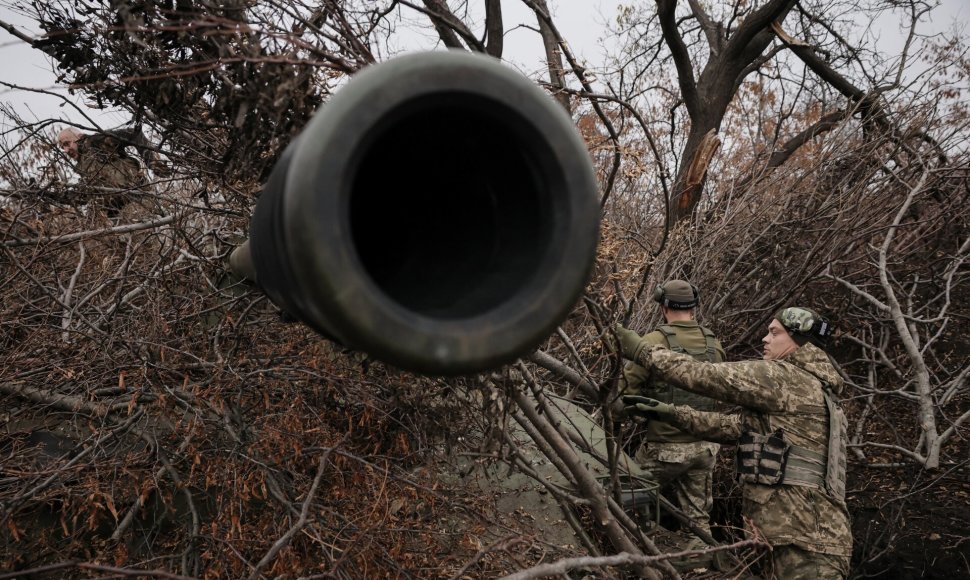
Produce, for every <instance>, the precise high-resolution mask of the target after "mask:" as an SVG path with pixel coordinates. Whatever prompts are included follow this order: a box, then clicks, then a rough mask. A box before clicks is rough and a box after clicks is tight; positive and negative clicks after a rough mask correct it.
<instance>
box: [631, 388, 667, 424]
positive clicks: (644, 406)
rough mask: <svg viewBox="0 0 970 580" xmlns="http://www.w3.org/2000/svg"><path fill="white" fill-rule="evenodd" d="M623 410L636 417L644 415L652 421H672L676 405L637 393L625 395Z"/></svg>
mask: <svg viewBox="0 0 970 580" xmlns="http://www.w3.org/2000/svg"><path fill="white" fill-rule="evenodd" d="M623 405H624V407H623V412H624V413H626V414H627V415H630V416H634V417H643V418H645V419H649V420H651V421H663V422H665V423H668V422H670V419H672V418H673V417H674V415H675V412H674V406H673V405H670V404H668V403H661V402H660V401H658V400H657V399H650V398H647V397H638V396H636V395H624V396H623Z"/></svg>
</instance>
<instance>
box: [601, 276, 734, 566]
mask: <svg viewBox="0 0 970 580" xmlns="http://www.w3.org/2000/svg"><path fill="white" fill-rule="evenodd" d="M653 299H654V301H656V302H658V303H659V304H660V311H661V314H662V315H663V317H664V321H665V324H662V325H660V326H659V327H658V328H657V329H656V330H654V331H653V332H650V333H649V334H647V335H646V336H644V337H643V338H642V342H643V343H644V344H650V345H657V346H660V347H664V348H667V349H670V350H671V351H673V352H678V353H683V354H686V355H689V356H691V357H693V358H694V359H695V360H698V361H704V362H712V363H713V362H721V361H723V360H724V349H723V348H722V347H721V343H720V342H719V341H718V340H717V338H715V336H714V333H713V332H711V331H710V330H709V329H707V328H705V327H703V326H701V325H700V324H698V323H697V320H695V318H694V312H695V309H696V308H697V305H698V303H699V301H700V295H699V292H698V291H697V288H695V287H694V286H693V285H692V284H690V283H688V282H686V281H684V280H670V281H668V282H666V283H665V284H662V285H659V286H657V287H656V289H655V290H654V294H653ZM620 392H621V394H624V395H638V396H647V397H651V398H656V399H658V400H661V401H663V402H665V403H670V404H676V405H690V406H691V407H693V408H695V409H702V410H707V411H710V410H713V409H714V403H715V401H714V400H713V399H710V398H708V397H706V396H703V395H697V394H694V393H691V392H689V391H684V390H682V389H679V388H677V387H675V386H673V385H672V384H670V383H667V382H661V381H654V380H651V377H650V376H649V373H648V372H647V371H646V369H644V368H643V367H642V366H640V365H638V364H636V362H629V363H627V365H626V366H625V367H624V370H623V376H622V377H621V379H620ZM644 431H645V432H644V433H643V441H644V443H643V445H641V446H640V448H639V449H638V450H637V451H636V454H635V459H636V461H637V463H638V464H639V465H640V467H641V468H643V469H644V470H646V471H648V472H649V473H650V474H651V475H652V476H653V477H654V479H656V481H657V482H658V483H659V484H660V485H661V486H662V487H663V488H664V490H665V491H666V492H668V493H669V494H670V495H672V496H673V498H674V499H675V500H676V502H677V504H678V506H679V507H680V509H681V511H683V512H684V514H685V515H687V516H688V517H689V518H690V519H691V521H693V522H694V524H695V525H696V526H697V527H699V528H700V529H702V530H703V531H705V532H707V533H710V531H711V528H710V515H709V513H710V510H711V506H712V503H713V499H712V495H711V480H712V473H713V470H714V465H715V457H716V456H717V452H718V449H719V448H720V446H719V445H718V444H717V443H712V442H709V441H704V440H702V439H700V438H699V437H697V436H696V435H694V434H692V433H689V432H687V431H684V430H683V429H680V428H678V427H677V426H675V425H672V424H670V423H667V422H664V421H650V422H648V423H647V424H646V426H645V428H644ZM683 547H684V548H685V549H698V548H700V549H702V548H705V547H707V544H706V543H704V541H703V540H701V539H700V538H698V537H696V536H692V537H690V538H689V540H688V541H687V542H686V545H684V546H683ZM694 563H697V562H694Z"/></svg>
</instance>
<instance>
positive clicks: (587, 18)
mask: <svg viewBox="0 0 970 580" xmlns="http://www.w3.org/2000/svg"><path fill="white" fill-rule="evenodd" d="M12 1H13V0H0V20H3V21H4V22H7V23H9V24H13V25H15V26H17V27H18V28H20V29H21V30H23V31H24V32H26V33H28V34H37V29H36V27H34V25H33V23H32V22H31V21H27V20H25V19H23V18H22V17H20V16H19V15H17V14H16V13H15V12H13V11H12V10H10V8H9V4H10V2H12ZM548 2H549V4H550V7H551V10H552V12H553V14H554V18H555V21H556V24H557V26H558V27H559V29H560V32H561V33H562V34H563V36H564V38H566V40H567V41H568V42H569V44H570V46H571V48H572V49H573V51H574V52H575V53H576V54H577V56H579V57H581V58H583V59H585V60H586V61H587V62H588V63H589V64H591V65H593V66H594V67H595V66H597V65H599V64H600V63H601V62H602V61H603V49H602V48H601V47H600V38H601V37H602V36H603V35H604V29H605V26H604V24H605V22H607V21H612V20H613V19H614V17H615V14H616V11H617V7H618V5H620V4H622V3H624V2H621V0H548ZM625 3H630V2H629V0H627V2H625ZM503 6H504V7H505V11H506V13H505V14H504V20H505V25H506V29H507V30H508V32H507V34H506V40H505V56H506V59H507V60H509V61H511V62H512V63H513V64H515V65H516V66H517V68H519V69H520V70H522V72H524V73H526V74H529V75H530V76H534V75H536V74H539V73H541V70H542V69H541V57H542V52H541V51H542V48H541V43H540V42H539V40H538V38H537V35H536V33H535V32H534V31H533V30H530V29H527V28H522V27H519V28H516V25H517V24H527V25H528V26H530V27H533V28H534V26H535V17H534V16H533V15H531V14H530V13H529V11H528V10H527V9H526V8H525V7H524V5H523V4H522V3H521V2H517V1H514V2H508V1H507V2H504V3H503ZM884 20H885V22H886V24H885V28H884V30H882V36H883V43H884V45H885V46H886V47H887V49H891V48H894V49H896V50H898V46H899V44H901V40H900V36H899V33H898V31H897V30H896V26H895V24H890V22H894V20H892V19H891V18H890V17H888V16H887V17H885V18H884ZM967 20H970V2H968V0H942V6H940V8H939V9H937V11H936V12H934V15H933V19H932V21H930V22H927V23H926V24H925V25H924V26H923V28H922V30H923V31H925V32H931V31H949V30H951V29H952V28H953V27H954V26H957V27H965V22H966V21H967ZM877 24H878V23H877ZM418 42H421V40H420V39H419V40H418ZM425 42H427V43H428V44H427V45H426V46H430V45H431V44H430V43H431V42H433V39H428V40H427V41H425ZM894 45H895V46H894ZM0 63H2V64H0V70H2V74H0V79H2V80H3V81H5V82H8V83H13V84H17V85H22V86H26V87H31V88H35V89H44V90H49V91H54V92H57V93H58V94H61V95H66V96H69V95H68V91H67V89H66V87H64V86H59V85H57V84H56V82H55V80H56V75H55V74H54V72H53V70H52V65H51V63H50V59H48V58H47V57H46V56H45V55H44V54H43V53H41V52H40V51H38V50H34V49H32V48H30V47H29V46H27V45H26V44H25V43H24V42H22V41H20V40H19V39H17V38H16V37H14V36H12V35H11V34H9V33H8V32H7V31H5V30H0ZM69 98H71V100H72V101H73V102H74V103H76V104H77V105H78V106H79V107H81V108H82V109H84V110H85V111H86V112H87V114H88V115H90V116H91V117H92V118H94V119H95V120H96V122H97V123H99V124H100V125H101V126H102V127H113V126H117V125H121V124H123V123H124V122H126V121H127V120H128V116H127V115H126V114H123V113H119V112H112V111H99V110H97V109H94V108H91V107H88V106H87V105H86V104H85V103H84V102H83V101H82V99H80V97H78V96H77V95H74V96H69ZM0 101H3V102H5V103H7V104H9V105H11V106H13V107H14V108H15V109H16V110H17V111H18V112H19V113H20V115H21V116H22V117H24V119H25V120H27V121H37V120H43V119H49V118H59V119H68V120H72V121H75V122H79V123H82V124H86V121H85V120H84V116H83V115H82V114H80V113H79V112H77V111H75V110H73V109H72V108H71V107H70V106H65V105H64V104H63V101H62V100H61V99H59V98H57V97H53V96H46V95H39V94H36V93H30V92H25V91H16V90H9V89H7V88H5V87H0ZM4 123H6V121H5V120H4V119H0V125H3V124H4ZM0 129H2V130H4V131H6V130H8V129H10V127H6V126H2V127H0Z"/></svg>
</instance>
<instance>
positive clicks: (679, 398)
mask: <svg viewBox="0 0 970 580" xmlns="http://www.w3.org/2000/svg"><path fill="white" fill-rule="evenodd" d="M698 328H699V329H700V330H701V332H703V333H704V348H685V347H684V346H683V345H682V344H681V342H680V340H678V339H677V329H676V328H675V327H673V326H670V325H668V324H664V325H662V326H660V327H659V328H657V330H659V331H660V333H661V334H663V335H664V339H665V340H666V341H667V347H668V348H670V350H672V351H674V352H680V353H684V354H688V355H690V356H692V357H693V358H694V360H699V361H705V362H712V363H713V362H720V361H719V360H718V358H720V357H719V356H718V354H717V343H716V342H715V340H716V339H715V338H714V333H713V332H711V331H710V329H708V328H705V327H703V326H698ZM663 398H664V399H665V401H664V402H666V403H670V404H672V405H689V406H691V407H693V408H695V409H697V410H698V411H713V410H714V409H715V405H716V403H717V401H715V400H714V399H711V398H710V397H705V396H703V395H697V394H694V393H691V392H688V391H685V390H683V389H678V388H675V387H673V386H671V385H666V396H664V397H663Z"/></svg>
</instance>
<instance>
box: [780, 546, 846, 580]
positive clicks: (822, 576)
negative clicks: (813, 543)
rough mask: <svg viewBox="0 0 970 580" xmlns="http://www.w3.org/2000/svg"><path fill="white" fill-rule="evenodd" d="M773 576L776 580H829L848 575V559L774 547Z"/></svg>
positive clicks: (794, 548)
mask: <svg viewBox="0 0 970 580" xmlns="http://www.w3.org/2000/svg"><path fill="white" fill-rule="evenodd" d="M771 568H772V572H773V574H769V575H766V577H768V578H775V579H777V580H830V579H841V578H845V577H846V576H848V575H849V558H848V557H846V556H835V555H832V554H823V553H821V552H809V551H808V550H803V549H802V548H799V547H797V546H793V545H790V544H789V545H786V546H775V547H774V548H773V549H772V551H771Z"/></svg>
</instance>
